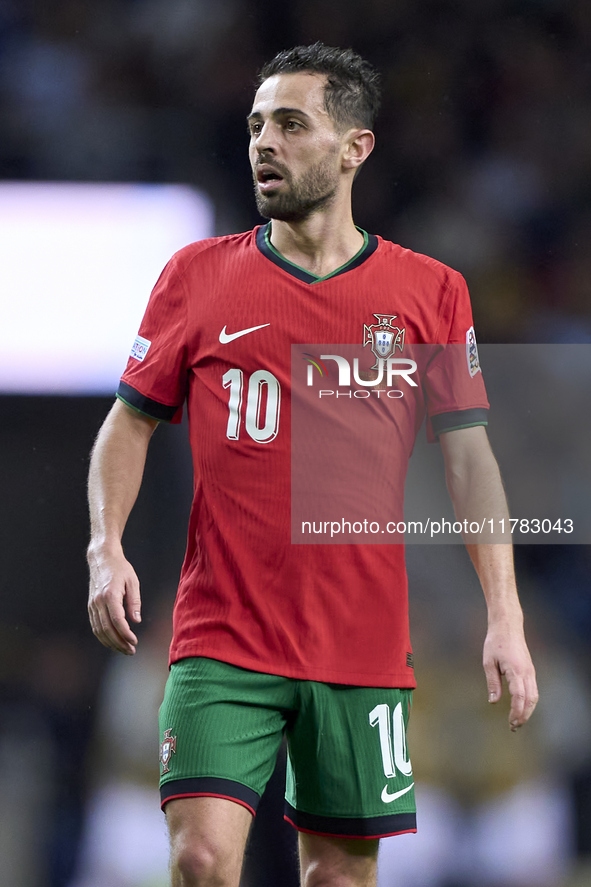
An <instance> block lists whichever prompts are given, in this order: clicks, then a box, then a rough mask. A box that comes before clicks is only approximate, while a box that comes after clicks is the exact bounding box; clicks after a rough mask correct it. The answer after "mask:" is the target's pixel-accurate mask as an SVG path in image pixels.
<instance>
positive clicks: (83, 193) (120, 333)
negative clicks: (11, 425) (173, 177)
mask: <svg viewBox="0 0 591 887" xmlns="http://www.w3.org/2000/svg"><path fill="white" fill-rule="evenodd" d="M212 231H213V207H212V204H211V202H210V201H209V200H208V199H207V198H206V197H204V196H203V195H202V194H200V193H199V192H197V191H195V190H194V189H193V188H190V187H188V186H184V185H137V184H129V185H128V184H124V185H110V184H109V185H103V184H69V183H39V182H37V183H16V182H4V183H0V263H1V265H0V267H1V269H2V271H1V274H2V276H1V282H0V393H8V394H17V393H18V394H111V393H113V392H114V390H115V389H116V387H117V383H118V380H119V377H120V375H121V373H122V372H123V369H124V368H125V365H126V362H127V358H128V356H129V352H130V349H131V346H132V344H133V341H134V338H135V336H136V333H137V330H138V327H139V324H140V321H141V319H142V315H143V312H144V309H145V306H146V303H147V301H148V297H149V295H150V292H151V290H152V287H153V286H154V284H155V282H156V280H157V278H158V275H159V274H160V272H161V271H162V268H163V267H164V265H165V264H166V262H167V261H168V260H169V259H170V257H171V256H172V254H173V253H174V252H175V251H176V250H178V249H180V248H181V247H182V246H186V245H187V244H188V243H191V242H192V241H194V240H200V239H202V238H204V237H208V236H211V234H212Z"/></svg>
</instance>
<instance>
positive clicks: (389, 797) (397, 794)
mask: <svg viewBox="0 0 591 887" xmlns="http://www.w3.org/2000/svg"><path fill="white" fill-rule="evenodd" d="M413 785H414V782H411V784H410V785H408V786H407V787H406V788H401V789H400V791H399V792H394V794H392V795H391V794H390V792H389V791H388V786H387V785H385V786H384V789H383V791H382V801H383V802H384V804H391V803H392V801H395V800H396V798H401V797H402V795H405V794H406V793H407V792H409V791H410V790H411V788H412V787H413Z"/></svg>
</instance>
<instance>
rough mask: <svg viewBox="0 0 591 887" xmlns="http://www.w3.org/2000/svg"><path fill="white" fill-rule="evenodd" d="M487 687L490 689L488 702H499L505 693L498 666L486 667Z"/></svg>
mask: <svg viewBox="0 0 591 887" xmlns="http://www.w3.org/2000/svg"><path fill="white" fill-rule="evenodd" d="M484 673H485V675H486V686H487V689H488V701H489V702H498V701H499V699H500V698H501V696H502V693H503V682H502V680H501V675H500V673H499V670H498V668H497V666H496V664H494V663H493V664H491V665H485V666H484Z"/></svg>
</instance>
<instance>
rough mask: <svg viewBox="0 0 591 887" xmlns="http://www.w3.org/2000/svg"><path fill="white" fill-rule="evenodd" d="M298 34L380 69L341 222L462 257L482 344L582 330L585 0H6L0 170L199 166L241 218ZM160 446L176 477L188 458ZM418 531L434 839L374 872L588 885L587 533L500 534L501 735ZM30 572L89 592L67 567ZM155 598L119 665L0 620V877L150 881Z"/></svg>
mask: <svg viewBox="0 0 591 887" xmlns="http://www.w3.org/2000/svg"><path fill="white" fill-rule="evenodd" d="M315 40H323V41H324V42H326V43H328V44H330V45H340V46H348V45H352V46H353V48H354V49H356V50H357V51H358V52H360V53H361V54H363V55H365V56H366V57H367V58H368V59H369V60H370V61H371V62H373V63H374V64H375V65H376V66H377V67H378V68H379V70H380V71H381V72H382V75H383V87H384V97H383V109H382V112H381V114H380V116H379V119H378V123H377V126H376V135H377V147H376V150H375V153H374V156H373V157H372V158H371V159H370V161H369V162H368V164H367V165H366V168H365V169H364V170H363V172H362V174H361V176H360V177H359V181H358V183H357V184H356V186H355V194H354V210H355V219H356V221H357V223H358V224H360V225H361V226H362V227H364V228H366V229H368V230H370V231H372V232H375V233H379V234H381V235H383V236H385V237H387V238H389V239H392V240H395V241H397V242H400V243H402V244H403V245H405V246H408V247H411V248H413V249H415V250H418V251H420V252H425V253H428V254H430V255H432V256H434V257H435V258H438V259H440V260H442V261H444V262H446V263H448V264H450V265H452V266H453V267H455V268H457V269H458V270H459V271H461V272H462V273H463V274H464V275H465V276H466V278H467V280H468V283H469V286H470V290H471V293H472V300H473V306H474V314H475V322H476V329H477V332H478V335H479V340H480V341H481V342H505V343H523V342H530V343H581V344H585V343H587V344H588V343H591V297H590V290H589V280H590V279H591V250H589V248H588V243H589V238H590V236H591V202H590V197H591V3H589V0H421V2H417V0H396V2H392V0H365V2H363V3H360V2H353V0H350V2H349V0H291V2H289V3H284V4H281V3H277V2H274V3H272V2H271V0H216V2H215V3H214V2H211V0H44V2H43V3H39V2H36V0H0V177H1V178H3V179H13V180H56V181H60V180H70V181H109V182H113V181H148V182H182V183H189V184H193V185H195V186H196V187H199V188H202V189H203V190H204V191H206V192H207V193H208V195H209V196H210V197H211V198H212V199H213V201H214V204H215V207H216V216H217V221H216V225H217V232H218V233H220V234H222V233H230V232H232V231H239V230H244V229H246V228H248V227H251V226H252V225H253V224H256V223H257V222H258V221H259V219H258V217H257V214H256V211H255V208H254V201H253V199H252V184H251V177H250V171H249V167H248V162H247V157H246V145H247V136H246V127H245V117H246V114H247V113H248V111H249V109H250V103H251V100H252V94H253V88H254V81H255V77H256V72H257V70H258V68H259V67H260V66H261V65H262V63H263V62H264V61H265V60H267V59H268V58H269V57H271V56H272V55H273V54H274V53H275V52H276V51H278V50H279V49H282V48H285V47H287V46H291V45H295V44H297V43H310V42H314V41H315ZM587 366H588V364H587ZM515 421H516V422H518V421H519V417H518V415H516V418H515ZM553 431H554V433H559V431H560V429H553ZM584 439H587V440H588V436H586V437H583V440H584ZM173 449H174V447H173ZM181 461H182V460H181ZM174 470H176V471H177V472H182V477H181V480H180V481H179V480H178V478H177V483H179V482H181V481H182V483H186V484H188V486H189V487H190V478H188V477H187V473H186V472H187V467H186V459H185V461H184V462H182V465H181V467H180V468H176V469H174ZM149 482H150V473H149V470H148V483H149ZM570 483H571V484H572V485H573V491H572V492H573V495H574V494H576V492H577V491H576V485H577V483H576V478H571V479H570ZM162 486H163V487H164V484H163V485H162ZM79 494H80V491H78V493H77V495H79ZM583 505H584V506H585V507H586V509H587V510H588V501H587V502H586V503H583ZM150 514H151V512H146V513H145V514H144V518H143V519H144V522H145V524H146V525H148V524H149V523H150ZM162 523H166V521H165V520H162ZM420 552H421V549H419V548H416V547H415V549H414V551H411V552H409V561H410V563H409V567H410V572H411V580H413V587H414V588H415V603H414V604H413V606H414V608H415V609H414V611H413V613H414V615H413V631H414V632H415V646H416V651H417V662H418V663H419V664H418V666H417V675H418V679H419V686H420V690H419V693H418V694H417V701H416V712H415V715H413V719H414V720H415V721H416V725H415V726H414V727H412V726H411V731H412V732H411V738H410V741H411V743H415V746H416V754H414V757H413V760H414V764H415V770H416V772H417V773H422V782H421V779H419V776H417V783H418V784H419V790H418V794H419V802H420V803H421V808H422V810H423V811H424V812H423V814H422V815H423V817H424V819H423V823H424V827H423V836H421V835H419V836H418V837H417V838H416V839H413V838H412V836H408V839H407V838H404V840H403V839H394V840H400V841H403V843H401V844H400V845H399V846H400V847H401V848H402V847H403V845H404V847H407V846H408V849H404V850H403V849H400V850H399V851H396V850H395V849H391V848H393V847H394V845H393V844H391V843H387V844H386V845H385V848H384V851H383V857H382V862H381V874H380V878H381V885H380V887H394V885H400V887H414V885H416V887H481V885H491V887H563V885H566V884H567V883H568V884H569V885H572V887H588V885H589V884H591V869H590V868H589V864H590V862H589V861H590V860H591V750H590V742H589V735H590V733H591V730H590V725H591V700H590V694H591V691H590V681H591V659H590V657H589V649H588V639H589V637H590V636H591V595H590V593H589V578H590V576H591V557H590V554H589V548H588V546H571V547H568V546H554V547H552V548H545V547H542V546H535V547H533V546H532V547H531V548H526V547H525V546H521V547H520V548H519V549H518V551H517V566H518V571H519V576H520V580H521V587H522V592H523V596H524V599H525V605H526V610H527V612H528V614H530V620H529V623H528V624H529V628H530V631H531V640H532V646H533V648H534V653H535V654H536V657H537V662H538V664H539V671H540V676H541V687H542V699H543V702H542V703H541V706H540V712H539V716H538V717H537V719H536V720H535V721H534V722H532V725H531V730H530V731H528V732H524V734H523V736H520V737H518V738H517V739H516V741H515V742H514V741H513V740H514V737H511V736H510V734H509V733H508V731H506V730H505V724H504V723H503V724H502V729H501V721H503V716H501V715H500V714H499V712H498V711H495V712H493V713H492V714H494V717H492V715H491V713H490V712H489V711H488V710H486V709H485V710H484V711H481V699H482V698H484V684H483V680H482V678H481V674H480V665H479V654H478V647H479V644H480V642H481V640H482V631H483V622H482V620H483V618H484V616H483V612H482V609H481V608H480V610H478V612H477V613H476V612H473V611H472V609H471V608H470V607H468V608H467V609H466V600H468V599H472V598H474V599H477V598H478V591H477V589H476V588H475V584H474V583H475V580H474V577H473V576H472V574H471V572H470V569H469V568H468V567H467V564H466V561H465V558H464V557H463V552H461V550H460V549H459V548H455V549H453V550H452V551H451V552H449V553H448V554H447V555H446V558H447V563H446V565H445V569H443V568H442V566H441V562H440V561H437V562H436V561H435V560H433V562H431V554H432V555H433V558H440V557H441V556H442V555H441V549H434V550H431V551H430V553H429V555H428V556H427V555H425V556H424V557H423V556H422V554H420ZM138 560H139V563H137V564H136V566H138V568H139V571H140V574H141V571H142V562H141V560H142V558H141V553H140V555H139V557H138ZM438 564H439V565H438ZM178 566H179V565H178V564H176V563H175V565H173V567H172V568H171V569H172V571H174V570H175V569H178ZM64 573H65V568H64ZM442 576H446V577H447V579H446V581H445V583H444V584H443V585H442V580H441V577H442ZM413 577H414V578H413ZM64 588H65V589H66V591H64ZM47 593H48V594H49V595H53V594H55V595H58V594H59V595H62V594H66V595H70V598H68V599H67V600H68V606H69V607H71V608H78V609H80V611H81V616H83V614H84V606H83V603H82V597H83V591H82V590H81V589H79V588H77V587H76V588H69V586H68V582H67V581H66V582H65V583H64V585H63V586H60V588H59V589H56V588H49V589H47ZM171 597H172V595H171V594H170V593H169V594H167V601H166V610H167V612H169V609H170V606H171ZM155 606H156V605H155ZM460 612H463V613H464V616H463V618H462V619H460V618H459V617H458V614H459V613H460ZM151 618H152V620H153V622H152V624H150V623H148V624H147V632H146V636H145V637H144V642H145V643H144V649H143V651H142V656H141V658H140V657H139V655H138V660H137V662H130V661H128V660H123V659H121V660H120V661H117V662H115V663H112V664H111V666H110V668H109V669H106V668H105V664H106V662H107V661H108V657H107V656H106V654H105V656H103V657H102V658H101V655H100V653H101V652H102V651H100V650H97V651H95V652H94V653H93V652H90V651H91V650H94V646H93V642H92V640H91V639H90V637H89V632H87V633H86V634H83V633H79V634H76V633H75V632H70V633H69V634H68V633H66V634H65V635H64V634H63V633H60V631H59V626H58V625H57V624H52V622H51V617H50V616H48V619H47V625H46V631H45V632H42V631H38V630H37V631H33V632H32V633H30V634H29V635H28V634H27V629H26V625H27V614H26V613H22V614H21V617H20V620H19V626H18V628H19V631H20V634H17V633H16V632H15V631H14V630H13V629H12V627H7V626H6V625H2V624H0V653H2V655H1V656H0V689H1V693H0V753H1V755H2V760H3V761H4V762H5V775H4V779H3V788H2V793H3V798H4V803H3V804H2V805H0V856H1V857H2V864H1V867H0V868H1V873H0V883H2V884H4V883H6V884H10V885H11V887H164V885H165V884H166V858H165V856H166V841H165V833H164V824H163V819H162V817H161V815H160V813H159V811H158V805H157V792H156V787H155V786H156V782H155V780H156V774H155V767H154V764H152V765H150V763H149V759H150V756H151V757H152V760H153V761H155V760H156V753H157V750H156V753H154V751H153V749H154V748H156V747H157V737H156V735H155V734H153V735H152V734H151V733H150V730H151V729H152V728H150V727H149V726H148V723H149V722H150V717H151V716H152V715H153V713H154V712H155V710H156V708H157V704H158V696H159V693H160V690H161V684H162V680H163V677H164V673H165V660H166V655H165V646H166V637H167V630H168V628H167V625H168V623H167V622H166V618H165V617H164V616H162V615H161V613H160V611H159V610H158V608H157V606H156V609H155V611H154V615H153V616H152V617H151ZM80 624H82V623H80ZM85 631H86V629H85ZM96 646H97V647H98V645H96ZM23 649H26V651H27V653H28V656H27V657H26V658H25V657H24V656H23ZM420 663H422V664H420ZM421 694H422V695H421ZM147 715H150V717H147ZM491 718H492V720H491ZM495 718H496V720H495ZM152 723H153V721H152ZM412 723H413V721H412V720H411V724H412ZM153 729H155V727H154V728H153ZM148 737H149V740H148ZM425 737H427V738H428V742H427V743H426V744H425ZM150 749H151V750H150ZM412 751H413V746H412V745H411V752H412ZM460 765H461V766H460ZM150 767H152V769H150ZM278 809H280V806H279V807H278ZM419 815H421V810H419ZM261 821H262V822H263V825H262V826H260V827H259V828H261V829H264V828H266V825H265V821H264V820H263V819H261ZM257 834H258V833H257ZM270 835H271V837H270V838H269V839H268V840H267V841H266V843H265V842H264V841H262V840H260V839H259V838H258V837H257V835H255V836H254V837H253V844H252V847H253V850H252V853H251V855H250V861H249V863H248V866H249V868H247V871H246V874H245V881H246V882H248V883H247V887H290V885H291V883H292V881H293V878H294V877H295V875H294V874H293V871H294V863H293V858H292V857H289V853H290V852H292V851H289V849H288V850H286V849H285V848H286V847H287V848H289V846H291V845H289V840H290V839H289V838H286V837H285V835H284V833H283V832H282V833H281V837H280V838H279V837H277V832H273V831H272V830H271V831H270ZM413 840H414V841H415V843H414V844H413ZM419 842H420V843H419ZM278 848H281V854H284V855H283V856H281V854H280V855H279V857H278V858H279V861H278V859H277V858H276V857H277V856H278V855H277V850H278ZM285 854H287V856H288V857H289V858H290V859H291V863H290V864H289V865H287V864H285V862H283V863H282V862H281V860H284V859H285ZM281 864H284V865H285V870H284V872H283V875H281V876H279V875H277V871H278V869H277V866H280V865H281ZM279 870H280V869H279ZM273 873H275V874H273ZM290 878H291V879H292V880H290ZM293 883H295V881H293Z"/></svg>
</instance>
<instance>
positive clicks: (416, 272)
mask: <svg viewBox="0 0 591 887" xmlns="http://www.w3.org/2000/svg"><path fill="white" fill-rule="evenodd" d="M378 243H379V254H380V255H381V257H382V259H383V261H384V262H386V263H391V264H392V265H397V266H398V268H399V270H400V271H406V272H408V273H409V274H411V275H413V276H417V277H423V278H424V279H425V280H427V281H428V280H429V279H431V280H432V281H433V283H439V284H440V285H442V286H454V285H455V286H461V287H462V286H465V285H466V284H465V281H464V278H463V277H462V275H461V274H460V272H459V271H456V270H455V269H454V268H450V267H449V265H445V264H444V263H443V262H440V261H438V260H437V259H434V258H432V257H431V256H425V255H423V254H422V253H416V252H414V251H413V250H411V249H407V248H406V247H403V246H400V244H398V243H393V242H392V241H391V240H384V238H382V237H379V236H378Z"/></svg>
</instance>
